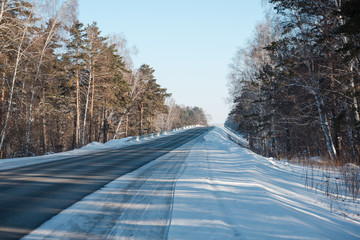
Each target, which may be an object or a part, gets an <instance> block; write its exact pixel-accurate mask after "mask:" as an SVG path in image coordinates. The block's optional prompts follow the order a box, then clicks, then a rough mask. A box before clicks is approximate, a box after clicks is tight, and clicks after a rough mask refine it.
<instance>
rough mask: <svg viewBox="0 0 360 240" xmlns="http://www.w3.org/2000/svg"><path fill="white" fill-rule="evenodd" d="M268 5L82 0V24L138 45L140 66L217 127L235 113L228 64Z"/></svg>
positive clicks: (238, 0)
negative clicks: (229, 91)
mask: <svg viewBox="0 0 360 240" xmlns="http://www.w3.org/2000/svg"><path fill="white" fill-rule="evenodd" d="M261 2H262V0H222V1H221V0H191V1H190V0H182V1H170V0H167V1H165V0H131V1H130V0H102V1H99V0H79V4H80V6H79V13H80V17H79V18H80V21H82V22H84V23H91V22H93V21H96V22H97V23H98V26H99V28H100V29H101V30H102V32H103V34H104V35H107V34H111V33H122V34H124V35H125V37H126V39H127V40H128V45H129V46H130V47H131V46H136V48H137V49H138V50H139V52H138V54H137V55H136V56H134V57H133V60H134V64H135V67H139V66H140V65H141V64H143V63H146V64H149V65H150V66H151V67H153V68H154V69H155V77H156V79H157V81H158V82H159V84H161V86H162V87H165V88H167V89H168V92H170V93H172V96H173V98H174V99H175V101H176V103H177V104H184V105H187V106H198V107H202V108H203V109H204V110H205V112H206V113H208V114H210V115H211V117H212V121H211V122H212V123H223V122H224V121H225V119H226V117H227V114H228V112H229V107H230V105H229V104H227V103H226V98H227V96H228V95H227V74H228V72H229V68H228V65H229V63H230V62H231V58H232V57H233V55H234V53H235V51H236V49H237V48H238V47H243V46H245V44H246V41H248V40H249V39H250V38H251V36H252V35H253V32H254V28H255V25H256V24H257V23H258V22H260V21H261V20H262V19H263V8H262V4H261Z"/></svg>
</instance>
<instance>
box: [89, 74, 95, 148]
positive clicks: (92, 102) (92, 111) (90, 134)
mask: <svg viewBox="0 0 360 240" xmlns="http://www.w3.org/2000/svg"><path fill="white" fill-rule="evenodd" d="M92 70H93V74H92V89H91V106H90V120H89V123H90V126H89V142H92V141H93V140H92V139H93V138H92V128H93V120H94V97H95V68H94V67H93V68H92Z"/></svg>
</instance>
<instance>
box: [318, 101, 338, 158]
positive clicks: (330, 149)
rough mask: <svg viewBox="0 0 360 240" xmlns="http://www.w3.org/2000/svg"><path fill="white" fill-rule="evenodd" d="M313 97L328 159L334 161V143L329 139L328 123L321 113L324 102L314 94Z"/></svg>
mask: <svg viewBox="0 0 360 240" xmlns="http://www.w3.org/2000/svg"><path fill="white" fill-rule="evenodd" d="M314 97H315V103H316V107H317V110H318V114H319V121H320V126H321V129H322V130H323V133H324V136H325V140H326V147H327V150H328V153H329V156H330V158H331V159H334V158H335V157H336V154H337V153H336V149H335V145H334V142H333V140H332V137H331V131H330V127H329V123H328V121H327V119H326V115H325V114H324V112H323V106H324V101H323V99H322V98H321V97H319V96H318V95H317V94H314Z"/></svg>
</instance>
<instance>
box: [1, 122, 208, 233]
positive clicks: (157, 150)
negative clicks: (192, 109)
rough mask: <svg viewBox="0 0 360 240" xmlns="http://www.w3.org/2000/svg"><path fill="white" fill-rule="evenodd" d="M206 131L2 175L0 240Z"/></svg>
mask: <svg viewBox="0 0 360 240" xmlns="http://www.w3.org/2000/svg"><path fill="white" fill-rule="evenodd" d="M209 129H210V128H196V129H190V130H187V131H184V132H181V133H178V134H175V135H171V136H167V137H163V138H159V139H156V140H153V141H149V142H146V143H143V144H138V145H134V146H130V147H125V148H119V149H114V150H110V151H101V152H97V153H94V154H90V155H84V156H80V157H76V158H69V159H64V160H60V161H55V162H49V163H43V164H37V165H32V166H27V167H22V168H17V169H11V170H7V171H0V239H19V238H21V237H23V236H24V235H26V234H28V233H29V232H31V231H32V230H33V229H36V228H37V227H38V226H40V225H41V224H42V223H44V222H45V221H47V220H48V219H50V218H51V217H52V216H54V215H56V214H58V213H59V212H60V211H62V210H63V209H66V208H67V207H69V206H71V205H72V204H74V203H75V202H77V201H79V200H80V199H82V198H83V197H85V196H86V195H88V194H90V193H92V192H94V191H96V190H98V189H100V188H101V187H103V186H104V185H106V184H107V183H109V182H111V181H112V180H114V179H116V178H118V177H120V176H122V175H124V174H126V173H129V172H132V171H134V170H136V169H138V168H139V167H141V166H143V165H145V164H146V163H149V162H150V161H152V160H154V159H157V158H158V157H160V156H162V155H164V154H166V153H168V152H170V151H172V150H174V149H175V148H177V147H180V146H181V145H183V144H185V143H187V142H189V141H190V140H192V139H194V138H196V137H198V136H200V135H201V134H203V133H205V132H207V131H208V130H209Z"/></svg>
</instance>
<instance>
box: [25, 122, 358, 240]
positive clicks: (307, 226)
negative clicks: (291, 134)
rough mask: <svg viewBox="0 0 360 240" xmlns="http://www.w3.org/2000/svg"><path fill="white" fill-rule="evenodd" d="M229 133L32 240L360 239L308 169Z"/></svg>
mask: <svg viewBox="0 0 360 240" xmlns="http://www.w3.org/2000/svg"><path fill="white" fill-rule="evenodd" d="M228 134H232V133H231V132H229V131H228V130H226V129H224V128H219V127H217V128H215V129H214V130H213V131H211V132H210V133H208V134H207V135H205V136H204V137H202V138H198V139H195V140H193V141H191V142H190V143H188V144H185V145H184V146H182V147H180V148H178V149H176V150H175V151H173V152H171V153H169V154H167V155H164V156H162V157H161V158H159V159H157V160H155V161H153V162H151V163H149V164H147V165H145V166H143V167H142V168H140V169H138V170H136V171H134V172H132V173H130V174H127V175H125V176H123V177H120V178H119V179H117V180H115V181H114V182H112V183H109V184H108V185H106V186H105V187H104V188H102V189H101V190H99V191H97V192H95V193H93V194H91V195H89V196H87V197H85V198H84V199H83V200H82V201H80V202H78V203H76V204H74V205H73V206H71V207H70V208H69V209H66V210H64V211H63V212H62V213H60V214H58V215H57V216H55V217H53V218H52V219H50V220H49V221H48V222H46V223H45V224H43V225H42V226H41V227H40V228H38V229H37V230H35V231H34V232H33V233H32V234H30V235H28V236H26V237H25V239H128V238H130V239H159V238H160V239H163V238H168V239H360V231H359V229H360V223H359V222H357V221H352V220H349V219H348V218H346V219H345V218H344V217H342V216H339V215H338V214H336V213H332V212H330V211H329V202H328V201H329V199H328V198H327V197H326V196H324V195H323V194H322V193H321V192H318V193H315V192H314V191H313V190H309V189H307V188H305V187H304V178H303V176H304V171H303V169H302V167H300V166H296V165H290V164H288V163H286V162H279V161H275V160H273V159H269V158H263V157H261V156H258V155H256V154H254V153H252V152H251V151H249V150H247V149H244V148H240V147H239V146H238V145H237V144H235V143H234V142H232V141H230V140H228ZM188 150H191V151H190V153H189V155H188V156H187V158H186V160H185V161H184V159H183V156H184V155H183V154H184V153H186V152H187V151H188ZM180 156H181V157H180ZM359 207H360V206H359Z"/></svg>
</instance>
